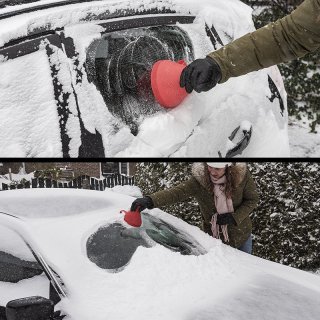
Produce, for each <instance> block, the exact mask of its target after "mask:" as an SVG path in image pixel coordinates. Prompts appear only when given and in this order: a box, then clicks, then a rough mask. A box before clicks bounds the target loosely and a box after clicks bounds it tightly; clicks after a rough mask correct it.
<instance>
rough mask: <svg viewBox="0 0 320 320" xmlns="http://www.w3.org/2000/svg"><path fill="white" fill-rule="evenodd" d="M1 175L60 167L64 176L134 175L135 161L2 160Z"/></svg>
mask: <svg viewBox="0 0 320 320" xmlns="http://www.w3.org/2000/svg"><path fill="white" fill-rule="evenodd" d="M1 164H2V165H0V175H4V174H7V173H10V172H11V173H21V174H28V173H31V172H34V171H37V170H38V171H39V170H40V171H41V170H48V169H60V170H61V175H62V177H64V178H74V177H75V178H76V177H78V176H81V175H88V176H90V177H95V178H101V177H107V176H110V175H112V174H122V175H126V176H133V175H134V174H135V169H136V164H135V162H1Z"/></svg>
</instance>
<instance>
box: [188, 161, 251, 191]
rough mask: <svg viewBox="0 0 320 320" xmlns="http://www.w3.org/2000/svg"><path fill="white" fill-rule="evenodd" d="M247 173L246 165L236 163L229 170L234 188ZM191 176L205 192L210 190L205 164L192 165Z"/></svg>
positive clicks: (196, 163)
mask: <svg viewBox="0 0 320 320" xmlns="http://www.w3.org/2000/svg"><path fill="white" fill-rule="evenodd" d="M246 172H247V165H246V163H241V162H240V163H236V164H235V166H232V168H231V175H232V179H233V181H234V186H235V188H237V187H238V186H239V185H240V184H241V182H242V181H243V180H244V178H245V175H246ZM192 175H193V176H194V177H195V179H196V180H197V181H198V182H199V183H200V184H201V185H202V186H203V187H204V188H206V189H207V190H211V181H210V177H209V171H208V169H207V165H206V163H205V162H195V163H194V164H193V165H192Z"/></svg>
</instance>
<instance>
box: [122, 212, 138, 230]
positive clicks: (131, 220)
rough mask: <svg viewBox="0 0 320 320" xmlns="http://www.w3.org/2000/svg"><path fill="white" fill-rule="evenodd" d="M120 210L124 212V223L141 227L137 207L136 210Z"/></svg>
mask: <svg viewBox="0 0 320 320" xmlns="http://www.w3.org/2000/svg"><path fill="white" fill-rule="evenodd" d="M121 212H124V221H125V222H126V223H128V224H129V225H130V226H132V227H141V224H142V220H141V213H140V211H139V210H138V209H137V210H136V211H125V210H121Z"/></svg>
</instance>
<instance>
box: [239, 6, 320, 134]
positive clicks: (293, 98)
mask: <svg viewBox="0 0 320 320" xmlns="http://www.w3.org/2000/svg"><path fill="white" fill-rule="evenodd" d="M242 2H244V3H246V4H248V5H250V6H251V7H253V8H254V9H255V10H254V12H253V20H254V23H255V26H256V28H260V27H263V26H265V25H266V24H268V23H269V22H273V21H276V20H277V19H280V18H282V17H284V16H285V15H287V14H289V13H290V12H291V11H292V10H294V9H295V8H296V7H297V6H298V5H299V4H300V3H301V2H303V0H272V1H257V0H242ZM278 67H279V69H280V72H281V74H282V76H283V78H284V84H285V88H286V91H287V93H288V112H289V115H290V116H293V117H295V118H297V119H298V120H301V119H302V120H304V121H307V123H309V125H310V129H311V132H316V131H317V125H319V124H320V111H319V105H320V96H319V93H318V92H319V87H320V73H319V70H320V50H317V51H316V52H315V53H313V54H308V55H306V56H305V57H303V58H300V59H296V60H293V61H291V62H289V63H286V64H280V65H278Z"/></svg>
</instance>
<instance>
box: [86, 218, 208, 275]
mask: <svg viewBox="0 0 320 320" xmlns="http://www.w3.org/2000/svg"><path fill="white" fill-rule="evenodd" d="M141 217H142V226H141V227H140V228H131V227H130V228H127V227H126V226H125V225H123V224H120V223H113V224H110V225H107V226H103V227H100V228H99V229H98V230H97V231H96V232H95V233H93V234H92V235H91V236H90V237H89V239H88V241H87V245H86V247H87V255H88V258H89V259H90V260H91V261H92V262H93V263H95V264H96V265H97V266H98V267H100V268H102V269H107V270H110V271H112V272H118V271H121V270H123V268H124V267H125V266H126V265H127V264H128V263H129V262H130V260H131V258H132V256H133V254H134V253H135V251H136V250H137V248H138V247H139V246H143V247H146V248H151V247H154V246H155V245H156V244H160V245H162V246H164V247H166V248H168V249H170V250H171V251H175V252H180V253H181V254H182V255H200V254H204V253H206V250H205V249H204V248H203V247H202V246H201V245H200V244H199V243H198V242H197V241H196V240H195V239H194V238H193V237H191V236H190V235H188V234H186V233H184V232H182V231H180V230H178V229H177V228H175V227H174V226H172V225H171V224H169V223H167V222H165V221H163V220H161V219H159V218H156V217H154V216H151V215H149V214H147V213H142V214H141Z"/></svg>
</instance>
